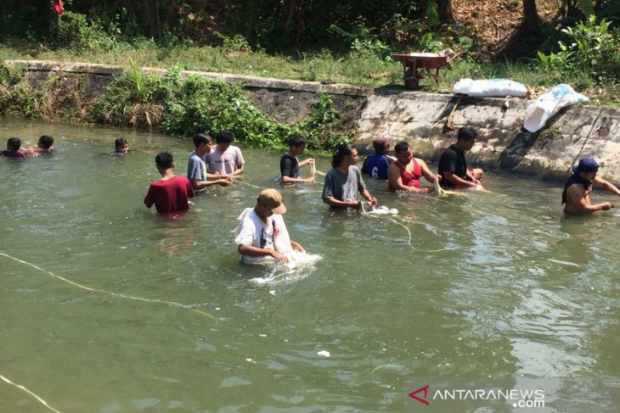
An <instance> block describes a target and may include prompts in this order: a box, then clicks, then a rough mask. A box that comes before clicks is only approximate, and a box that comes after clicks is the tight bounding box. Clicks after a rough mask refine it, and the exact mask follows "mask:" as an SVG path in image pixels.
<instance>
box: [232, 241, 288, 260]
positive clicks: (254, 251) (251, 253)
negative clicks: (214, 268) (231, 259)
mask: <svg viewBox="0 0 620 413" xmlns="http://www.w3.org/2000/svg"><path fill="white" fill-rule="evenodd" d="M238 249H239V254H241V255H247V256H248V257H273V258H274V259H275V260H276V261H288V258H286V255H283V254H281V253H279V252H278V251H276V250H274V249H272V248H259V247H254V246H253V245H248V244H241V245H239V248H238Z"/></svg>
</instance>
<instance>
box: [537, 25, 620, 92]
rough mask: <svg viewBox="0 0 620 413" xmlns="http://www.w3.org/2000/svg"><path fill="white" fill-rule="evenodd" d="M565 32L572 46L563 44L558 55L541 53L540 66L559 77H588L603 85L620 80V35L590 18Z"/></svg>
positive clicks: (556, 53)
mask: <svg viewBox="0 0 620 413" xmlns="http://www.w3.org/2000/svg"><path fill="white" fill-rule="evenodd" d="M562 32H563V33H564V34H565V35H566V36H567V38H568V41H569V42H570V43H569V44H566V43H564V42H563V41H560V42H559V43H558V47H559V51H558V52H555V53H549V54H544V53H540V52H539V53H538V63H539V64H540V66H541V67H542V68H543V69H545V70H548V71H553V72H554V73H558V74H560V75H572V74H577V73H583V72H586V73H589V74H590V75H591V78H592V80H593V81H595V82H596V83H599V84H604V83H606V82H608V81H619V80H620V33H619V32H617V31H614V30H612V29H611V28H610V23H609V22H608V21H606V20H604V19H603V20H601V21H597V19H596V17H595V16H590V17H589V18H588V19H587V20H586V21H583V22H580V23H578V24H577V25H575V26H574V27H569V28H566V29H564V30H562Z"/></svg>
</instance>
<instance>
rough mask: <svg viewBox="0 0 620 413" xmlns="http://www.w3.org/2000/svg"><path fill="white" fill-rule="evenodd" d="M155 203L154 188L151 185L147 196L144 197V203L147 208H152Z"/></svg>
mask: <svg viewBox="0 0 620 413" xmlns="http://www.w3.org/2000/svg"><path fill="white" fill-rule="evenodd" d="M154 203H155V200H154V199H153V190H152V188H150V187H149V191H148V192H147V193H146V196H145V197H144V205H146V207H147V208H150V207H152V206H153V204H154Z"/></svg>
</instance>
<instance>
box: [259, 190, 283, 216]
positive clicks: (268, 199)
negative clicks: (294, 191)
mask: <svg viewBox="0 0 620 413" xmlns="http://www.w3.org/2000/svg"><path fill="white" fill-rule="evenodd" d="M256 202H257V203H258V204H260V205H262V206H264V207H267V208H270V209H271V210H272V211H273V213H274V214H280V215H282V214H285V213H286V206H285V205H284V202H282V194H280V192H278V190H277V189H273V188H267V189H263V190H262V191H261V192H260V194H258V198H257V199H256Z"/></svg>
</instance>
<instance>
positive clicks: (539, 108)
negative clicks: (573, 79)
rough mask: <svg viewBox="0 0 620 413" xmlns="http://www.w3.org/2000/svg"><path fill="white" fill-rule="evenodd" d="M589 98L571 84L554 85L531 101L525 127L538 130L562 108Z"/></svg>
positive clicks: (532, 130) (531, 130)
mask: <svg viewBox="0 0 620 413" xmlns="http://www.w3.org/2000/svg"><path fill="white" fill-rule="evenodd" d="M589 100H590V99H588V98H587V97H586V96H584V95H582V94H580V93H577V92H575V90H574V89H573V88H572V87H570V86H569V85H565V84H561V85H557V86H554V87H553V88H552V89H551V90H549V91H548V92H546V93H545V94H544V95H542V96H540V97H539V98H538V99H536V100H535V101H533V102H532V103H530V105H529V106H528V107H527V110H526V112H525V122H524V123H523V127H524V128H525V129H526V130H527V131H529V132H532V133H534V132H538V131H539V130H541V129H542V128H544V127H545V124H546V123H547V121H548V120H549V119H550V118H551V117H552V116H553V115H555V114H556V113H558V112H559V111H560V110H561V109H562V108H565V107H566V106H571V105H575V104H577V103H581V102H587V101H589Z"/></svg>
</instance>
